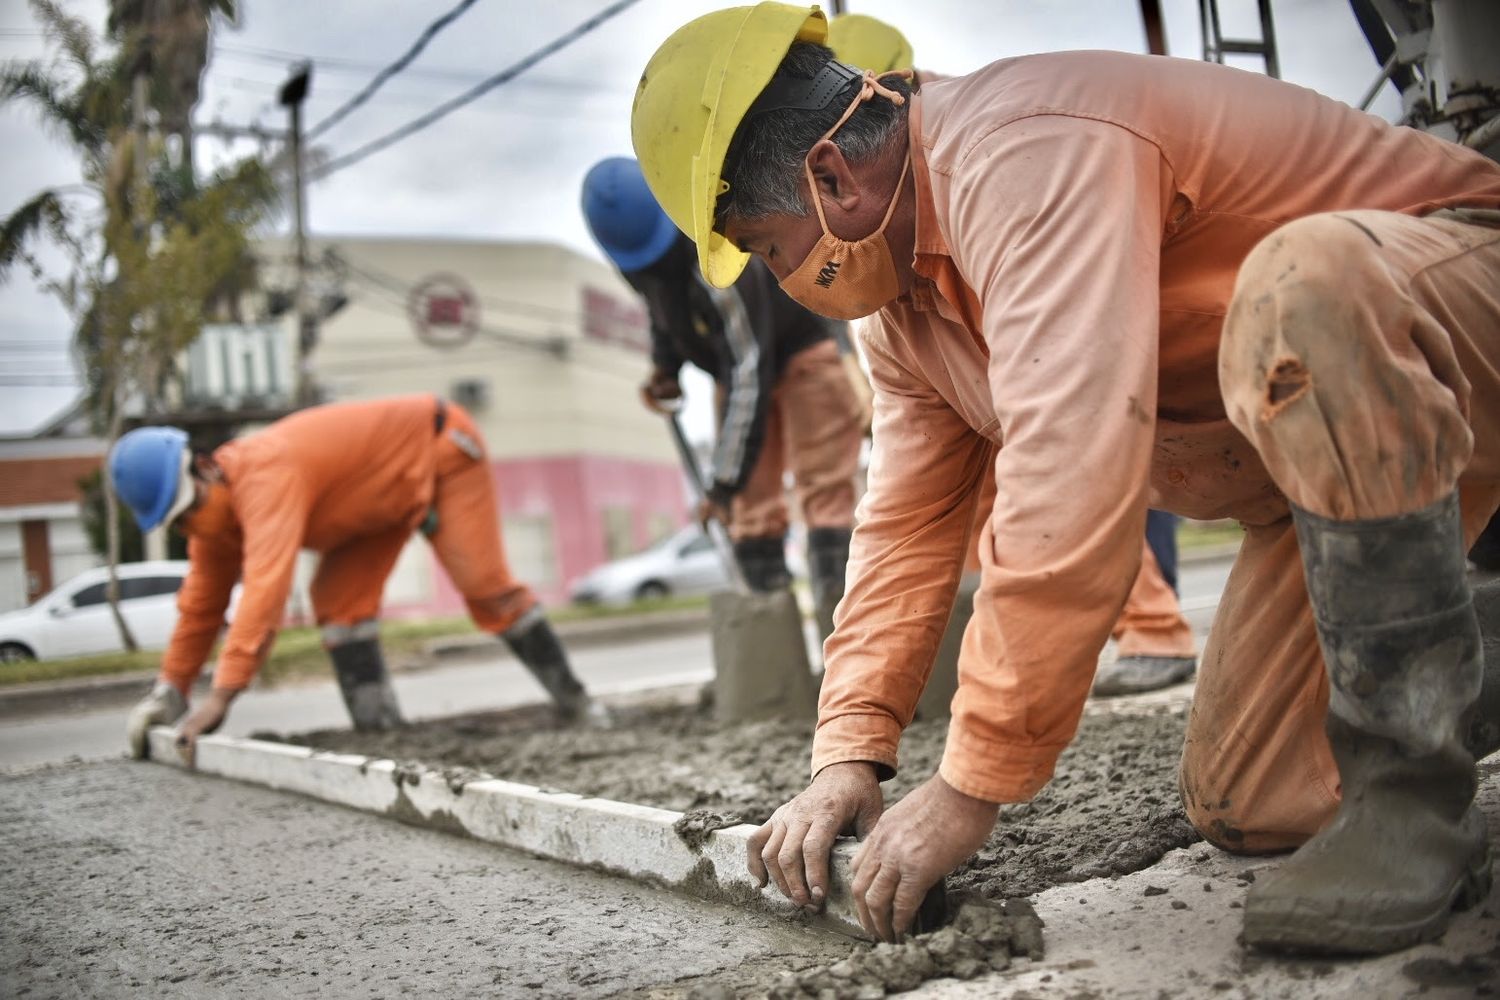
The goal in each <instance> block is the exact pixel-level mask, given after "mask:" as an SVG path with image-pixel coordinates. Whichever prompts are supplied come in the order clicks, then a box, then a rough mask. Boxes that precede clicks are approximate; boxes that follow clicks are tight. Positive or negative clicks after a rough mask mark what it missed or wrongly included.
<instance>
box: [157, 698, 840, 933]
mask: <svg viewBox="0 0 1500 1000" xmlns="http://www.w3.org/2000/svg"><path fill="white" fill-rule="evenodd" d="M173 741H174V731H173V730H172V729H171V728H169V727H166V726H158V727H156V728H155V729H153V730H152V731H151V734H150V755H151V760H152V761H154V762H157V763H161V764H166V765H169V766H173V767H179V768H184V769H189V770H194V771H197V772H199V773H201V774H210V775H214V776H216V777H221V778H230V779H233V780H235V781H243V782H247V783H249V784H254V785H260V786H262V787H265V788H271V789H275V790H278V791H287V792H296V793H298V794H300V795H306V796H309V797H311V798H315V799H319V800H321V801H324V802H331V803H334V804H336V805H342V806H347V807H349V808H351V809H358V810H360V811H362V812H368V813H373V814H375V815H378V816H385V817H388V818H390V819H395V820H399V821H401V822H403V823H408V824H410V825H412V826H419V827H425V828H428V829H433V830H440V831H443V832H445V833H454V834H459V835H462V836H466V837H473V838H474V839H476V840H482V841H484V842H486V843H490V844H496V845H499V846H501V847H508V848H511V849H513V850H518V851H525V852H526V853H528V854H533V855H536V856H538V857H543V858H548V859H550V860H553V861H562V862H565V863H567V864H572V865H578V866H581V867H585V868H591V869H594V870H596V871H603V872H608V873H610V874H614V875H621V876H624V877H626V878H630V879H635V880H636V881H641V882H646V883H649V884H652V885H657V886H662V887H665V888H668V889H673V890H676V891H678V892H684V893H687V894H689V895H692V896H697V897H699V898H702V899H707V900H712V901H718V902H727V903H732V904H734V905H736V906H747V905H748V906H752V907H755V908H757V909H762V910H765V911H767V912H771V913H777V914H780V915H783V916H789V915H795V914H796V913H797V911H796V909H795V908H794V907H793V906H792V905H791V904H790V903H788V902H787V901H786V900H785V899H784V898H782V897H781V895H780V894H779V893H778V892H777V891H776V889H775V887H774V886H767V887H766V888H765V889H760V888H757V887H756V886H755V884H754V883H752V882H751V881H750V876H749V873H748V872H747V871H746V870H745V851H746V842H747V841H748V840H749V837H750V835H751V834H752V833H754V832H755V829H756V828H755V827H754V826H751V825H749V824H742V825H740V826H733V827H729V828H727V829H723V830H716V831H714V832H712V833H710V834H708V835H707V836H706V837H705V838H704V840H703V842H702V844H701V845H700V846H698V847H693V846H690V845H689V844H688V843H687V842H686V841H685V840H683V839H682V838H681V837H680V836H678V834H677V833H676V831H675V830H674V828H673V827H674V824H676V823H677V821H678V820H679V819H681V818H682V814H681V813H677V812H672V811H670V810H666V809H655V808H652V807H649V806H640V805H634V804H631V803H626V802H612V801H609V800H608V799H596V798H588V797H585V796H582V795H576V794H574V793H572V792H558V791H550V790H547V789H541V788H534V787H532V786H530V785H520V784H516V783H514V782H510V781H502V780H500V779H498V778H492V777H489V776H488V775H484V774H479V773H477V772H472V771H464V770H461V769H449V770H446V771H438V770H433V769H431V768H427V767H424V766H422V765H420V764H406V763H398V762H396V761H391V760H380V759H375V758H370V757H364V756H361V755H358V754H338V753H329V752H326V751H319V750H312V749H309V748H307V747H296V746H288V745H286V744H282V743H269V742H265V741H262V740H248V739H238V738H234V737H227V736H205V737H203V738H201V739H200V740H199V741H198V748H197V753H196V760H195V761H194V763H193V765H191V766H189V765H188V764H187V763H186V762H185V761H184V760H183V759H182V756H181V754H179V753H178V752H177V749H176V747H175V745H174V742H173ZM855 846H856V845H855V844H854V843H853V842H852V841H849V842H843V843H840V844H839V845H838V846H837V847H836V848H835V849H834V855H833V871H832V881H833V885H832V886H831V887H830V893H829V900H828V905H827V906H826V907H825V908H824V912H823V913H821V914H818V915H816V916H809V917H805V918H804V919H806V920H807V921H808V922H809V923H810V924H813V925H815V926H820V927H823V928H825V929H827V930H832V931H836V932H838V933H840V934H844V935H846V936H850V937H859V938H863V937H864V932H863V931H862V930H861V929H860V926H859V918H858V916H857V915H856V913H855V909H854V903H853V900H852V899H851V898H850V896H849V891H848V886H849V882H850V878H849V861H850V859H851V858H852V857H853V855H854V850H855Z"/></svg>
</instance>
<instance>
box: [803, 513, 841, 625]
mask: <svg viewBox="0 0 1500 1000" xmlns="http://www.w3.org/2000/svg"><path fill="white" fill-rule="evenodd" d="M850 534H851V532H850V530H849V529H848V528H813V529H812V530H810V531H808V533H807V575H808V576H809V577H810V578H811V580H810V582H811V583H812V592H813V617H814V618H816V619H817V622H818V639H819V641H825V642H826V641H827V639H828V637H829V636H830V635H832V634H833V612H834V609H835V608H837V607H838V606H839V601H842V600H843V599H844V572H845V570H847V569H848V568H849V536H850Z"/></svg>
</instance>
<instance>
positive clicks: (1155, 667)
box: [1093, 656, 1198, 698]
mask: <svg viewBox="0 0 1500 1000" xmlns="http://www.w3.org/2000/svg"><path fill="white" fill-rule="evenodd" d="M1197 669H1198V658H1197V657H1196V656H1122V657H1120V658H1118V659H1117V660H1115V661H1114V662H1113V663H1107V664H1105V665H1104V666H1102V667H1100V668H1099V672H1098V673H1097V674H1095V675H1094V688H1093V693H1094V695H1095V696H1096V697H1100V698H1112V697H1114V696H1116V695H1123V694H1145V693H1146V692H1147V691H1159V690H1161V689H1162V688H1165V687H1171V686H1172V685H1173V684H1181V683H1182V682H1183V681H1185V680H1188V679H1189V678H1190V677H1192V676H1193V674H1194V673H1195V672H1196V671H1197Z"/></svg>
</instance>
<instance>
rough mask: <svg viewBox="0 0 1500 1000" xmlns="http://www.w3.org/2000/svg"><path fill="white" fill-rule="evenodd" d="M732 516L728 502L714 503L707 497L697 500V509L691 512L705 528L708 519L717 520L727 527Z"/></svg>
mask: <svg viewBox="0 0 1500 1000" xmlns="http://www.w3.org/2000/svg"><path fill="white" fill-rule="evenodd" d="M732 516H733V515H732V514H730V512H729V505H728V504H722V503H715V502H714V501H712V500H710V499H709V498H708V497H704V498H703V499H702V500H699V501H698V509H697V510H696V511H694V513H693V517H694V518H696V519H697V521H698V523H699V524H701V525H703V526H704V527H705V528H706V527H708V522H709V521H718V522H719V523H720V524H722V525H723V526H724V527H726V528H727V527H729V521H730V518H731V517H732Z"/></svg>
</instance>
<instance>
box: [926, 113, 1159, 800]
mask: <svg viewBox="0 0 1500 1000" xmlns="http://www.w3.org/2000/svg"><path fill="white" fill-rule="evenodd" d="M1165 172H1166V167H1165V165H1164V164H1163V162H1162V160H1161V156H1160V153H1159V151H1158V149H1157V148H1156V146H1155V145H1154V144H1152V143H1151V142H1149V141H1147V140H1145V139H1143V138H1142V137H1140V136H1138V135H1136V134H1135V133H1132V132H1130V131H1127V130H1126V129H1124V128H1121V127H1119V126H1116V125H1112V124H1109V123H1106V122H1100V121H1094V120H1089V119H1080V118H1074V117H1063V116H1039V117H1034V118H1028V119H1024V120H1021V121H1018V122H1014V123H1011V124H1008V125H1006V126H1005V127H1003V128H1001V129H998V130H996V131H995V132H992V133H991V134H990V135H989V136H987V137H985V138H984V139H983V140H981V141H979V142H977V143H975V144H974V146H973V147H972V148H971V149H970V150H969V152H968V153H967V154H966V155H965V157H964V159H963V160H962V161H961V162H960V164H959V166H958V167H957V168H956V169H955V170H954V171H953V172H952V174H951V177H950V183H951V205H952V210H951V214H950V217H949V223H950V229H951V231H950V232H948V233H947V234H946V235H947V237H948V244H949V246H951V247H953V248H954V255H953V256H954V261H955V263H956V264H957V265H958V268H959V271H960V273H962V274H963V276H964V277H965V279H966V280H967V281H968V282H969V284H970V286H971V287H972V288H974V289H975V290H976V292H977V293H978V295H979V298H980V301H981V303H982V308H983V318H984V319H983V333H984V338H985V341H986V342H987V344H988V347H989V352H990V360H989V371H988V374H989V388H990V393H991V396H992V398H993V401H994V405H995V415H996V417H997V418H998V419H999V421H1000V429H1001V434H1002V437H1003V441H1004V444H1003V446H1002V447H1001V448H1000V449H999V451H998V453H997V454H996V456H995V460H994V476H995V484H996V501H995V505H994V510H993V513H992V514H991V517H990V520H989V522H988V524H987V525H986V526H985V529H984V531H983V533H982V535H981V538H980V544H979V549H980V562H981V567H982V572H983V578H982V582H981V588H980V591H979V594H978V597H977V598H976V600H975V611H974V617H973V619H972V620H971V622H970V624H969V627H968V631H967V632H966V633H965V636H964V644H963V651H962V654H961V656H960V659H959V690H958V694H957V696H956V697H955V699H954V715H953V719H952V722H951V723H950V727H949V732H948V742H947V747H946V751H945V753H944V757H943V762H942V765H941V769H940V773H941V774H942V776H943V778H944V780H946V781H947V782H948V783H949V784H950V785H952V786H953V787H954V788H956V789H958V790H959V791H961V792H964V793H966V794H968V795H972V796H975V797H977V798H980V799H985V800H988V801H992V802H1014V801H1021V800H1024V799H1026V798H1029V797H1030V796H1031V795H1033V794H1034V793H1035V792H1036V791H1037V790H1038V789H1039V788H1041V787H1042V785H1044V784H1045V783H1046V782H1047V780H1048V779H1049V778H1050V777H1051V775H1052V771H1053V768H1054V766H1055V764H1056V761H1057V757H1058V755H1059V754H1060V753H1061V751H1062V750H1063V748H1064V747H1065V746H1066V745H1067V744H1068V742H1069V741H1070V740H1071V739H1072V738H1073V734H1074V732H1075V731H1076V730H1077V726H1078V720H1079V716H1080V715H1081V713H1082V710H1083V704H1084V701H1085V700H1086V698H1087V697H1088V691H1089V686H1090V683H1091V681H1092V678H1093V674H1094V669H1095V666H1096V664H1097V659H1098V654H1099V651H1100V649H1101V648H1102V647H1103V645H1104V642H1105V640H1106V638H1107V637H1108V635H1109V631H1110V626H1111V624H1112V623H1113V622H1114V620H1115V618H1116V616H1117V615H1118V613H1119V611H1120V608H1121V607H1122V605H1123V604H1124V602H1125V598H1126V595H1127V593H1128V592H1129V590H1130V585H1131V582H1132V580H1133V579H1134V577H1135V574H1136V570H1137V567H1138V565H1139V562H1140V555H1141V533H1142V531H1143V530H1144V523H1145V516H1146V484H1147V480H1148V472H1149V464H1150V455H1151V448H1152V443H1153V441H1154V424H1155V416H1156V378H1157V356H1158V351H1157V336H1158V307H1157V302H1158V265H1159V255H1160V245H1161V232H1162V215H1161V212H1162V209H1161V204H1162V202H1161V191H1162V185H1163V177H1164V175H1165Z"/></svg>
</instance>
